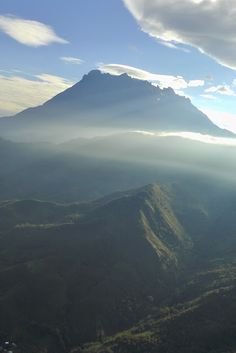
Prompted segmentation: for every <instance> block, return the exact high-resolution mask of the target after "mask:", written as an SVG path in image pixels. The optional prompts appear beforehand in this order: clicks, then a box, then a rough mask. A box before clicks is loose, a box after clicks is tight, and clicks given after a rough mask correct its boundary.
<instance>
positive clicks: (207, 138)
mask: <svg viewBox="0 0 236 353" xmlns="http://www.w3.org/2000/svg"><path fill="white" fill-rule="evenodd" d="M133 132H134V133H137V134H142V135H145V136H152V137H155V136H156V137H181V138H183V139H188V140H192V141H198V142H202V143H207V144H213V145H224V146H236V138H228V137H216V136H211V135H203V134H200V133H198V132H189V131H181V132H151V131H145V130H135V131H133Z"/></svg>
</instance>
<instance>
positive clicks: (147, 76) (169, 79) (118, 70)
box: [98, 64, 204, 90]
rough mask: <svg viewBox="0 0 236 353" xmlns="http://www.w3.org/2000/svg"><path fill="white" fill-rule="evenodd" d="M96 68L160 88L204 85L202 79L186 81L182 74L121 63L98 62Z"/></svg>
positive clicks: (177, 88)
mask: <svg viewBox="0 0 236 353" xmlns="http://www.w3.org/2000/svg"><path fill="white" fill-rule="evenodd" d="M98 68H99V70H100V71H101V72H104V73H109V74H111V75H117V76H118V75H122V74H124V73H126V74H127V75H129V76H130V77H132V78H136V79H139V80H145V81H149V82H151V83H152V84H154V85H159V86H160V87H161V88H167V87H171V88H173V89H174V90H183V89H185V88H188V87H198V86H203V85H204V81H203V80H192V81H186V80H185V79H184V78H183V77H182V76H173V75H160V74H155V73H151V72H149V71H146V70H141V69H138V68H136V67H132V66H127V65H121V64H99V65H98Z"/></svg>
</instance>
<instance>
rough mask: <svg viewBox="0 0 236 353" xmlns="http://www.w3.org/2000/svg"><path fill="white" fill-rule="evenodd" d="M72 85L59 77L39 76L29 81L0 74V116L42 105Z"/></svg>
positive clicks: (20, 77) (12, 75) (13, 75)
mask: <svg viewBox="0 0 236 353" xmlns="http://www.w3.org/2000/svg"><path fill="white" fill-rule="evenodd" d="M73 84H74V83H73V82H71V81H68V80H66V79H64V78H63V77H60V76H54V75H49V74H40V75H36V76H34V77H32V78H31V79H29V78H25V77H23V76H19V74H18V75H15V74H14V73H13V74H11V75H4V74H0V114H1V115H2V116H3V115H11V114H14V113H17V112H19V111H21V110H23V109H26V108H28V107H29V106H30V107H33V106H37V105H39V104H42V103H44V102H45V101H47V100H48V99H50V98H52V97H53V96H55V95H56V94H58V93H59V92H62V91H64V90H65V89H67V88H69V87H71V86H72V85H73Z"/></svg>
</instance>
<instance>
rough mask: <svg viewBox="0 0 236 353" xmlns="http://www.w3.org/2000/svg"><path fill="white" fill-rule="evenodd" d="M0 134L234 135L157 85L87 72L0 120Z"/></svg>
mask: <svg viewBox="0 0 236 353" xmlns="http://www.w3.org/2000/svg"><path fill="white" fill-rule="evenodd" d="M0 130H1V136H2V137H5V138H10V139H15V140H18V141H37V140H43V141H53V140H59V141H62V140H69V139H71V138H73V137H78V136H82V135H83V134H84V133H85V134H89V135H90V136H91V135H96V134H97V132H98V131H99V132H100V134H102V133H104V131H105V132H106V133H107V131H109V132H111V131H112V132H113V133H114V132H115V131H134V130H135V131H136V130H154V131H172V132H173V131H191V132H199V133H202V134H209V135H215V136H228V137H229V136H234V135H233V133H230V132H229V131H226V130H222V129H220V128H219V127H217V126H216V125H214V124H213V123H212V122H211V121H210V120H209V119H208V117H207V116H206V115H205V114H203V113H202V112H201V111H199V110H198V109H197V108H196V107H195V106H194V105H192V103H191V101H190V99H188V98H185V97H182V96H179V95H177V94H176V93H175V92H174V90H173V89H171V88H164V89H161V88H159V87H158V86H157V87H155V86H153V85H152V84H151V83H149V82H147V81H141V80H137V79H133V78H131V77H129V76H128V75H126V74H123V75H120V76H112V75H110V74H104V73H101V72H100V71H99V70H93V71H91V72H89V73H88V74H87V75H85V76H84V77H83V79H82V80H81V81H80V82H78V83H76V84H75V85H74V86H73V87H71V88H69V89H67V90H65V91H64V92H62V93H60V94H58V95H57V96H55V97H53V98H52V99H50V100H49V101H47V102H46V103H44V104H43V105H41V106H39V107H35V108H29V109H26V110H24V111H23V112H21V113H19V114H17V115H15V116H13V117H8V118H1V120H0Z"/></svg>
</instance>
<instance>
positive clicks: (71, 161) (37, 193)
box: [0, 133, 236, 203]
mask: <svg viewBox="0 0 236 353" xmlns="http://www.w3.org/2000/svg"><path fill="white" fill-rule="evenodd" d="M225 156H227V158H225ZM235 166H236V154H235V147H234V146H225V145H214V144H208V143H202V142H198V141H192V140H188V139H184V138H180V137H171V136H170V137H158V136H148V135H143V134H138V133H126V134H117V135H113V136H108V137H99V138H93V139H87V140H84V139H82V140H80V139H79V140H73V141H71V142H67V143H63V144H49V143H48V144H47V143H16V142H9V141H5V140H1V139H0V200H7V199H32V198H33V199H40V200H47V201H56V202H60V203H61V202H77V201H80V202H81V201H90V200H94V199H97V198H99V197H102V196H104V195H108V194H111V193H113V192H115V191H122V190H127V189H129V188H131V187H140V186H142V185H145V184H148V183H155V182H157V181H159V182H168V181H170V182H173V181H180V180H185V182H186V183H191V181H192V180H197V179H198V180H202V181H204V183H205V182H206V183H209V184H214V185H220V184H225V185H227V184H229V185H232V187H233V189H234V188H235V173H236V167H235Z"/></svg>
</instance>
